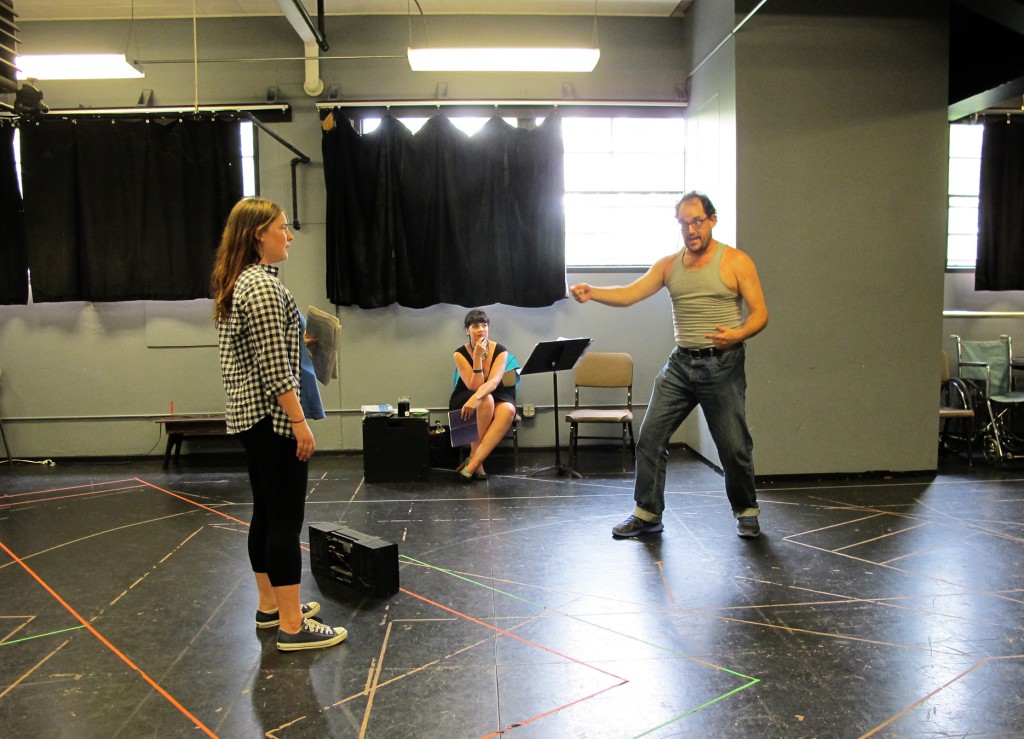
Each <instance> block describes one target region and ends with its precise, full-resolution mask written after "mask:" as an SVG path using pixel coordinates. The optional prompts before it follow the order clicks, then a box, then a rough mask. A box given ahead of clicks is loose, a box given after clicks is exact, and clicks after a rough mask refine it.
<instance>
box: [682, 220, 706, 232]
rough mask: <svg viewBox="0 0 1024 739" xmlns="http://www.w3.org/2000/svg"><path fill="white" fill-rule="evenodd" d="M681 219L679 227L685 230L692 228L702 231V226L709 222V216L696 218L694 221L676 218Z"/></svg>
mask: <svg viewBox="0 0 1024 739" xmlns="http://www.w3.org/2000/svg"><path fill="white" fill-rule="evenodd" d="M676 220H678V221H679V227H680V228H681V229H683V230H684V231H689V230H690V229H691V228H693V229H696V230H697V231H700V228H701V226H703V225H704V224H705V223H707V220H708V219H707V218H700V217H697V218H694V219H693V220H692V221H684V220H683V219H682V218H678V219H676Z"/></svg>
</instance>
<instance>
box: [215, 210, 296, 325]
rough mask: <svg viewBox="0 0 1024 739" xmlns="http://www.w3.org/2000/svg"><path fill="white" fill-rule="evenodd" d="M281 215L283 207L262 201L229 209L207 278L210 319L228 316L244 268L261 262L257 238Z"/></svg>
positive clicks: (219, 321) (222, 319)
mask: <svg viewBox="0 0 1024 739" xmlns="http://www.w3.org/2000/svg"><path fill="white" fill-rule="evenodd" d="M282 212H284V208H282V207H281V206H280V205H278V204H277V203H274V202H272V201H270V200H266V199H265V198H245V199H243V200H239V201H238V202H237V203H235V207H234V208H232V209H231V213H230V215H228V222H227V225H225V226H224V233H223V234H222V235H221V237H220V246H218V247H217V254H216V256H215V257H214V262H213V275H212V277H211V278H210V294H211V297H212V298H213V319H214V321H216V322H217V323H221V322H223V321H226V320H227V318H228V316H229V315H231V298H232V296H233V295H234V292H235V281H236V280H237V279H238V276H239V275H240V274H242V271H243V270H244V269H245V268H246V267H249V266H250V265H253V264H257V263H258V262H259V261H260V256H261V255H260V249H259V246H260V244H259V240H258V239H257V237H258V236H259V235H260V234H262V233H263V232H264V231H266V229H267V227H268V226H270V224H271V223H273V222H274V219H275V218H277V217H278V216H279V215H281V213H282Z"/></svg>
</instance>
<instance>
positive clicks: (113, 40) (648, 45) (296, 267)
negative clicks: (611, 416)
mask: <svg viewBox="0 0 1024 739" xmlns="http://www.w3.org/2000/svg"><path fill="white" fill-rule="evenodd" d="M328 21H329V23H328V38H329V39H330V40H331V45H332V47H331V52H330V53H331V54H334V55H339V56H340V55H346V56H347V55H387V54H391V55H394V54H401V55H403V56H402V58H400V59H377V60H368V59H359V60H337V61H329V60H327V61H324V62H323V63H322V70H321V77H322V78H323V79H324V81H325V83H326V84H327V85H328V86H331V85H339V86H340V90H341V94H340V97H341V98H344V99H348V98H351V99H381V98H383V99H401V98H417V99H418V98H428V99H429V98H432V97H433V96H434V94H435V91H436V89H437V85H438V84H439V83H441V82H446V83H447V86H448V94H449V97H451V98H468V99H492V98H497V97H504V98H510V99H553V100H558V99H560V98H561V94H562V87H563V84H564V83H571V84H572V85H573V87H574V88H575V90H576V93H577V94H578V95H579V97H586V98H589V99H609V100H615V99H628V100H659V101H663V100H673V99H675V98H676V88H677V86H680V87H681V85H682V83H683V80H684V78H685V74H684V72H683V71H682V61H681V60H683V59H684V58H686V56H687V55H688V54H687V52H686V46H685V39H684V37H683V34H682V30H681V29H682V23H681V21H679V20H660V21H656V20H650V19H646V20H645V19H601V22H600V25H599V34H600V35H599V42H600V44H601V47H602V59H601V62H600V66H599V72H597V73H595V74H592V75H562V74H555V75H552V74H547V75H525V76H524V75H469V74H463V75H440V76H435V75H433V74H426V73H423V74H416V73H413V72H411V71H410V70H409V68H408V63H407V62H406V61H405V59H404V53H405V48H406V46H407V45H408V32H409V31H408V24H407V23H406V21H405V19H404V18H372V17H371V18H352V17H345V18H329V19H328ZM435 21H437V22H435ZM445 24H448V25H451V26H457V27H459V28H470V29H472V33H474V34H475V35H476V36H478V37H481V38H483V37H485V36H486V35H487V33H486V31H487V29H490V32H491V33H494V29H502V30H504V31H506V32H507V33H508V34H509V35H508V38H509V39H510V40H515V39H521V42H522V43H524V44H526V43H528V39H529V38H530V37H534V38H537V39H540V38H544V37H545V36H546V35H548V34H555V35H560V36H561V37H563V38H569V37H571V34H572V33H574V32H576V31H577V30H579V29H582V30H583V31H584V34H585V39H584V40H585V41H587V42H589V38H590V36H589V34H590V30H591V25H590V20H583V19H579V18H574V19H558V18H546V19H540V21H538V19H520V18H507V19H502V18H494V17H491V18H488V19H483V20H482V19H457V18H431V19H429V29H430V34H431V36H430V38H431V43H439V41H440V39H442V38H443V35H444V29H445ZM23 26H24V28H23V41H24V43H23V45H22V49H21V50H22V51H23V52H24V53H30V52H38V53H43V52H47V51H62V50H63V51H66V52H70V51H77V50H85V49H90V48H92V49H93V50H95V49H96V47H97V46H99V47H103V49H102V50H110V51H115V50H121V49H124V47H125V40H126V36H127V24H126V23H124V24H122V23H25V24H23ZM547 37H548V38H554V36H547ZM198 42H199V56H200V58H201V59H210V58H218V59H243V58H244V59H248V58H255V57H260V58H265V57H284V56H300V57H301V55H302V53H303V49H302V45H301V44H300V42H299V40H298V37H297V35H296V34H295V32H294V31H293V30H292V29H291V28H290V27H289V26H288V25H287V23H286V22H285V21H284V20H283V19H270V18H266V19H256V20H250V21H239V20H228V19H214V20H201V21H200V22H199V24H198ZM510 42H511V41H510ZM534 43H537V42H536V41H535V42H534ZM191 50H192V25H191V22H190V21H164V22H138V21H137V22H136V23H135V35H134V36H133V37H132V40H131V42H130V43H129V56H135V55H136V53H137V55H138V56H139V58H141V59H143V60H147V59H149V60H153V59H156V60H168V59H189V58H190V57H191V53H192V51H191ZM145 66H146V73H147V76H146V78H145V79H143V80H136V81H130V82H122V81H101V82H95V83H91V82H90V83H71V82H64V83H60V82H45V83H43V82H41V83H40V87H41V88H42V89H43V92H44V95H45V98H44V100H45V102H46V103H47V104H48V105H49V106H50V107H51V108H54V109H57V108H74V107H78V106H79V105H83V106H89V107H97V106H132V105H134V104H135V103H136V101H137V99H138V97H139V94H140V91H141V90H142V89H151V90H152V91H153V104H155V105H191V104H192V102H193V100H194V98H195V84H194V80H193V76H192V75H193V67H192V65H191V64H167V63H164V64H155V63H151V64H146V65H145ZM303 75H304V73H303V65H302V62H300V61H289V62H236V63H231V62H223V63H204V64H200V65H199V102H200V103H201V104H225V103H261V102H265V100H266V96H267V91H268V88H272V87H274V88H277V90H278V93H279V96H280V98H279V99H280V100H282V101H284V102H289V103H291V105H292V106H293V120H292V122H290V123H284V124H272V125H271V126H270V127H271V128H272V129H273V130H275V132H277V133H279V134H280V135H281V136H282V137H284V138H285V139H287V140H288V141H289V142H290V143H292V144H293V145H294V146H296V147H297V148H298V149H299V150H301V151H302V152H304V153H305V154H307V155H309V156H310V157H311V158H312V159H313V163H312V164H311V165H309V166H304V167H300V168H299V170H298V171H299V208H298V209H299V213H298V214H292V213H289V216H290V217H291V218H292V219H293V220H294V218H295V216H296V215H298V217H299V220H300V222H301V224H302V229H301V231H299V232H298V233H297V237H296V241H295V242H294V243H293V247H292V250H291V257H290V259H289V260H288V262H287V263H286V264H285V265H284V266H283V269H282V278H283V279H284V281H285V283H286V284H287V285H288V287H289V288H290V289H291V290H292V292H293V293H294V294H295V297H296V300H297V301H298V304H299V306H300V307H303V308H304V307H305V306H307V305H317V306H320V307H322V308H324V309H328V310H330V309H331V306H330V304H329V303H328V301H327V299H326V291H325V287H324V274H323V269H324V263H325V252H324V220H325V218H324V197H323V170H322V163H321V161H322V159H321V155H320V128H319V118H318V114H317V111H316V109H315V100H314V99H312V98H310V97H308V96H307V95H306V94H305V93H304V92H303V91H302V81H303ZM292 156H293V155H292V153H291V152H289V151H288V150H287V149H286V148H285V147H283V146H281V145H279V144H278V143H276V142H274V141H273V140H271V139H270V138H269V137H267V136H265V135H263V134H261V135H260V162H261V182H262V194H263V195H265V196H266V197H270V198H272V199H275V200H277V201H279V202H281V203H283V204H285V205H286V206H288V208H289V210H290V203H291V193H290V170H289V161H290V160H291V158H292ZM116 244H117V234H111V245H112V248H116ZM624 248H625V247H624ZM672 248H673V247H672V246H671V245H668V246H666V249H667V250H671V249H672ZM636 276H637V275H636V274H630V273H618V274H617V273H612V274H607V273H605V274H600V275H592V274H572V275H570V276H569V279H570V280H571V281H574V282H575V281H577V280H582V279H585V280H589V281H591V282H595V283H609V282H611V283H616V282H624V281H630V280H632V279H634V278H635V277H636ZM487 309H488V311H489V312H490V314H491V318H492V320H493V336H494V337H495V339H497V340H499V341H502V342H503V343H506V344H508V345H509V346H510V347H511V348H512V349H513V350H514V351H515V352H516V354H517V355H518V356H519V358H520V360H521V361H525V359H526V357H527V356H528V355H529V352H530V350H531V349H532V348H533V346H534V344H535V343H536V342H537V341H540V340H543V339H552V338H557V337H558V336H589V337H592V338H593V339H594V340H595V343H594V349H598V350H600V349H603V350H611V351H627V352H630V353H632V354H633V355H634V358H635V359H636V363H637V367H636V377H637V380H636V388H635V393H636V395H635V397H636V398H637V399H638V400H639V401H640V403H641V404H643V403H644V402H646V398H647V396H648V395H649V394H650V387H651V381H652V378H653V377H654V375H655V373H656V371H657V369H658V367H660V365H661V363H662V362H663V360H664V358H665V356H666V355H667V354H668V351H669V349H670V347H671V343H672V331H671V323H670V319H669V315H668V305H667V302H666V300H665V299H664V296H661V297H660V298H659V299H654V300H651V301H649V302H648V303H647V304H645V305H643V306H639V307H637V308H636V309H633V310H630V311H613V310H611V309H608V308H605V307H603V306H597V305H593V306H578V305H576V304H575V303H573V302H571V301H568V300H563V301H560V302H559V303H558V304H557V305H555V306H553V307H551V308H546V309H519V308H511V307H508V306H487ZM337 312H338V316H339V317H340V319H341V321H342V324H343V329H342V349H341V360H340V368H339V369H340V379H339V380H338V381H336V382H333V383H331V385H329V386H328V387H326V388H321V390H322V392H323V396H324V402H325V406H326V408H327V409H328V412H329V416H328V418H327V419H325V420H323V421H319V422H317V424H316V425H315V427H314V430H315V433H316V436H317V442H318V445H319V447H320V448H321V449H328V450H351V449H360V448H361V447H362V436H361V426H360V418H361V417H360V414H359V410H358V409H359V407H360V406H361V405H362V404H364V403H377V402H388V401H394V399H395V398H396V397H397V396H398V395H399V394H400V393H405V394H409V395H411V397H412V400H413V404H414V405H416V406H425V407H430V408H446V407H447V400H448V394H449V392H450V389H451V385H450V380H451V371H452V359H451V353H452V351H453V350H454V349H455V347H456V346H457V345H458V344H459V343H460V342H461V340H462V339H463V338H464V333H463V331H462V317H463V316H464V315H465V312H466V309H465V308H462V307H456V306H435V307H433V308H430V309H425V310H410V309H405V308H399V307H397V306H396V307H389V308H382V309H378V310H369V311H364V310H359V309H353V308H339V309H338V311H337ZM207 313H208V304H207V301H195V303H189V304H182V303H146V302H129V303H114V304H104V303H97V304H88V303H71V304H40V305H31V306H24V307H17V306H8V307H0V367H2V368H3V386H2V389H0V412H2V413H3V417H4V418H5V426H6V429H7V434H8V438H9V440H10V442H11V446H12V448H13V451H14V453H15V454H16V455H17V456H20V457H63V456H78V455H122V454H130V455H137V454H146V453H148V452H152V453H153V454H159V453H161V452H162V448H163V440H162V439H160V438H159V437H158V429H157V427H156V426H155V425H154V423H153V422H152V419H153V417H156V416H160V415H165V414H166V413H167V412H168V410H169V407H170V402H171V401H173V402H174V409H175V412H176V413H201V412H217V411H222V410H223V404H224V401H223V393H222V389H221V385H220V374H219V368H218V365H217V355H216V349H215V347H214V346H213V343H214V341H215V333H214V330H213V328H212V325H211V324H210V323H209V321H208V318H207ZM169 343H170V344H175V343H195V344H198V345H197V346H167V344H169ZM558 381H559V395H560V397H559V401H560V404H561V405H562V406H563V407H564V406H565V404H566V403H567V402H569V401H571V390H572V380H571V376H570V374H569V373H561V374H560V375H559V377H558ZM520 397H521V399H522V400H523V401H525V402H530V403H535V404H536V405H538V406H539V410H538V415H537V417H536V418H535V419H533V420H528V421H526V422H525V423H524V425H523V428H522V431H521V434H520V440H521V443H522V444H524V445H526V446H550V445H551V444H553V441H554V420H553V417H552V413H551V411H550V404H551V402H552V387H551V377H550V375H544V376H534V377H529V378H524V379H523V380H522V383H521V385H520ZM641 412H642V409H641ZM566 436H567V434H566V431H565V429H563V430H562V439H563V442H564V440H565V439H566ZM224 447H225V444H224V443H223V442H208V443H200V445H196V444H193V445H192V446H191V447H190V448H191V449H197V448H198V449H209V450H217V449H220V448H224Z"/></svg>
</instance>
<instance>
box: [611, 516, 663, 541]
mask: <svg viewBox="0 0 1024 739" xmlns="http://www.w3.org/2000/svg"><path fill="white" fill-rule="evenodd" d="M664 528H665V525H664V524H663V523H662V522H661V521H645V520H643V519H642V518H637V517H636V516H630V517H629V518H627V519H626V520H625V521H623V522H622V523H620V524H618V525H616V526H612V536H614V537H616V538H624V537H627V536H640V535H641V534H657V533H658V532H659V531H662V530H663V529H664Z"/></svg>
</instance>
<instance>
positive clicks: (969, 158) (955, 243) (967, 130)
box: [946, 123, 984, 270]
mask: <svg viewBox="0 0 1024 739" xmlns="http://www.w3.org/2000/svg"><path fill="white" fill-rule="evenodd" d="M983 132H984V126H983V125H982V124H980V123H973V124H966V123H954V124H952V125H950V127H949V221H948V226H947V236H946V269H950V270H961V269H962V270H972V269H974V266H975V263H976V261H977V257H978V192H979V189H980V187H981V140H982V133H983Z"/></svg>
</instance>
